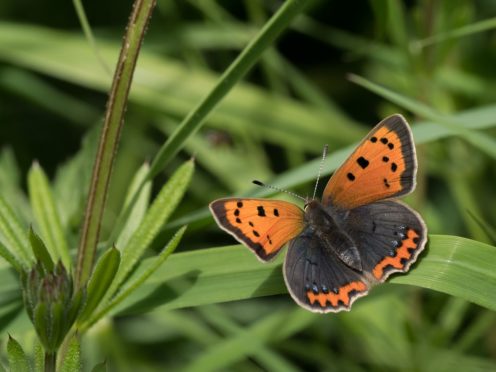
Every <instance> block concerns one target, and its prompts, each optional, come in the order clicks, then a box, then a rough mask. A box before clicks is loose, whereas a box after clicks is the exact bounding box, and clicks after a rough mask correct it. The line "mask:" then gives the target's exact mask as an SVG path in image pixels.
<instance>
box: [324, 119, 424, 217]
mask: <svg viewBox="0 0 496 372" xmlns="http://www.w3.org/2000/svg"><path fill="white" fill-rule="evenodd" d="M416 171H417V160H416V155H415V147H414V144H413V137H412V134H411V130H410V128H409V126H408V124H407V122H406V121H405V119H404V118H403V116H401V115H398V114H396V115H392V116H390V117H388V118H386V119H384V120H382V121H381V122H380V123H379V124H377V126H376V127H375V128H374V129H372V131H371V132H370V133H369V134H368V135H367V136H366V137H365V139H364V140H363V141H362V142H361V143H360V144H359V145H358V147H357V149H356V150H355V151H354V152H353V153H352V154H351V156H350V157H349V158H348V159H347V160H346V162H345V163H344V164H343V165H342V166H341V167H340V168H339V169H338V170H337V171H336V172H335V173H334V175H333V176H332V177H331V179H330V180H329V182H328V184H327V186H326V188H325V190H324V194H323V196H322V202H323V204H324V205H333V206H336V207H338V208H341V209H352V208H354V207H358V206H361V205H365V204H369V203H372V202H374V201H377V200H382V199H387V198H391V197H398V196H401V195H405V194H408V193H410V192H411V191H412V190H413V189H414V188H415V175H416Z"/></svg>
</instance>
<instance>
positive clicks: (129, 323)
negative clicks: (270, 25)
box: [0, 0, 496, 371]
mask: <svg viewBox="0 0 496 372" xmlns="http://www.w3.org/2000/svg"><path fill="white" fill-rule="evenodd" d="M281 4H282V2H280V1H272V0H270V1H262V0H245V1H210V0H197V1H194V0H190V1H179V0H177V1H172V0H159V1H158V4H157V8H156V10H155V14H154V16H153V18H152V21H151V24H150V27H149V29H148V33H147V35H146V38H145V43H144V46H143V50H142V53H141V56H140V59H139V61H138V67H137V71H136V74H135V79H134V85H133V87H132V89H131V96H130V102H129V105H128V109H127V116H126V123H125V126H124V129H123V133H122V137H121V143H120V146H119V150H118V151H119V152H118V155H117V161H116V164H115V169H114V172H113V179H112V183H111V186H110V187H111V189H110V194H109V200H108V208H107V212H106V216H105V220H104V226H103V232H102V234H103V236H104V237H105V236H106V235H108V234H109V232H110V230H111V228H112V226H113V223H114V222H115V218H116V215H117V214H118V213H119V211H120V210H121V208H122V204H123V201H124V198H125V192H126V190H127V187H128V186H129V182H130V180H131V179H132V177H133V175H134V174H135V173H136V171H137V169H138V168H139V167H140V166H141V165H142V164H143V162H145V161H147V160H151V159H152V158H153V156H154V155H155V154H156V151H157V150H158V148H159V147H160V145H161V144H162V143H163V142H164V141H165V140H166V139H167V137H168V135H169V134H170V133H171V132H172V131H173V130H174V128H175V127H176V126H177V124H178V123H179V122H180V121H181V120H182V119H183V118H184V117H185V115H187V113H188V112H189V111H190V110H192V108H193V107H194V106H195V105H196V104H197V103H198V102H199V101H200V100H201V99H202V98H203V97H204V96H205V95H207V94H208V92H209V91H210V89H211V88H212V87H213V85H214V84H215V82H216V81H217V79H218V78H219V76H220V74H221V73H222V72H223V71H224V70H225V69H226V68H227V67H228V66H229V64H230V63H231V62H232V61H233V59H234V58H235V57H236V56H237V55H238V53H239V52H240V51H241V50H242V48H243V47H244V46H245V45H246V44H247V43H248V42H249V41H250V40H251V39H252V38H253V36H254V35H255V34H256V32H257V30H259V29H260V28H261V27H262V25H263V24H264V23H265V22H266V21H267V20H268V18H270V16H271V15H272V14H273V13H274V11H275V10H276V9H277V8H278V7H279V6H280V5H281ZM83 5H84V6H85V10H86V12H87V17H88V20H89V22H90V24H91V27H92V30H93V32H94V33H95V37H96V47H94V46H92V45H91V43H90V42H89V41H88V39H87V38H85V36H84V33H83V31H82V29H81V26H80V23H79V20H78V17H77V15H76V12H75V9H74V6H73V4H72V3H71V2H68V1H52V2H49V3H47V2H36V1H31V0H24V1H14V0H3V1H2V2H1V3H0V144H1V152H0V192H1V193H2V195H4V196H5V197H8V200H9V201H10V203H11V205H13V206H15V210H16V212H17V213H18V214H19V215H20V216H21V217H22V218H23V220H24V221H26V223H27V224H29V223H30V219H32V217H31V211H30V208H29V206H28V202H27V199H26V196H25V189H26V173H27V171H28V169H29V168H30V167H31V164H32V162H33V161H34V160H37V161H38V162H39V163H40V165H41V166H42V167H43V168H44V170H45V171H46V172H47V173H48V175H49V176H50V178H51V180H52V181H53V186H54V189H55V192H56V193H57V196H56V197H57V203H58V204H59V206H60V209H61V213H62V216H63V223H64V227H65V228H66V229H67V231H68V232H69V234H70V241H71V243H72V245H73V246H74V247H75V246H76V244H77V241H78V233H79V228H80V224H81V219H82V210H83V207H84V202H85V193H86V191H87V187H88V186H87V185H88V181H89V177H90V172H91V162H92V160H93V154H94V149H95V146H96V140H97V135H98V129H99V126H100V125H101V123H102V117H103V113H104V110H105V103H106V99H107V95H106V94H107V91H108V90H109V87H110V83H111V78H112V71H113V68H114V65H115V63H116V58H117V54H118V51H119V48H120V43H121V40H122V35H123V32H124V27H125V24H126V22H127V18H128V15H129V13H130V11H131V6H132V2H131V1H124V2H123V1H107V2H96V1H93V2H86V3H84V4H83ZM495 27H496V2H494V1H490V0H487V1H482V0H477V1H464V0H453V1H442V0H438V1H436V0H425V1H406V2H400V1H385V0H376V1H360V2H342V1H324V0H322V1H313V2H312V3H311V6H310V7H309V8H308V9H307V11H306V12H305V14H302V15H300V16H299V17H297V19H296V20H295V21H294V22H293V24H292V27H291V28H290V29H288V30H287V31H286V32H285V33H284V34H283V36H282V37H281V38H280V39H279V40H278V42H277V43H276V44H275V45H274V46H273V48H271V49H269V50H267V52H266V53H265V54H264V56H263V58H262V59H261V60H260V62H259V63H258V64H257V65H256V67H255V68H254V69H253V70H252V71H251V72H250V74H249V75H248V76H247V78H246V79H244V81H243V82H242V83H240V84H238V85H237V86H236V88H235V89H234V90H233V91H232V92H231V93H230V94H229V96H228V97H227V98H226V99H225V100H224V101H223V102H222V103H221V105H220V106H219V107H218V108H217V109H216V110H215V111H214V112H213V113H212V114H211V115H210V117H209V118H208V120H207V122H206V123H205V125H204V127H203V128H202V129H201V130H200V131H199V132H198V133H197V134H195V135H194V136H193V137H192V138H190V139H189V140H188V142H187V143H186V145H185V148H184V150H183V151H182V152H181V153H180V154H179V155H178V156H177V157H176V159H175V160H174V161H173V162H172V164H170V165H169V167H168V168H167V170H166V171H165V172H164V173H163V174H162V175H160V176H159V177H158V178H157V179H156V180H155V183H154V184H155V189H157V190H158V189H159V187H160V185H161V184H162V183H163V181H164V180H166V179H167V177H168V175H169V174H170V173H172V172H173V171H174V169H176V168H177V166H178V165H179V164H181V163H182V162H184V161H185V160H187V159H189V158H190V157H191V156H194V157H195V158H196V162H197V168H196V171H195V175H194V179H193V182H192V184H191V186H190V189H189V192H188V194H187V196H186V197H185V198H184V200H183V202H182V204H181V205H180V207H179V208H178V210H176V212H175V215H174V219H173V221H171V222H170V223H169V225H168V226H166V228H165V229H164V230H163V232H162V234H161V236H160V238H159V239H157V240H156V242H155V246H156V247H157V249H158V248H160V247H161V246H163V244H164V242H166V241H167V240H168V238H169V237H170V236H171V233H172V231H173V228H174V229H175V228H176V227H177V226H178V225H179V224H182V223H189V229H188V231H187V233H186V235H185V237H184V239H183V240H182V242H181V244H180V246H179V248H178V250H177V251H178V252H185V251H193V250H196V249H204V248H211V247H217V246H223V245H228V244H233V240H232V239H231V238H230V236H228V235H227V234H225V233H223V232H222V231H220V229H218V228H217V227H216V226H215V225H214V223H213V220H212V219H211V217H210V216H209V214H208V212H207V210H206V206H207V205H208V203H209V202H210V201H212V200H213V199H216V198H219V197H224V196H229V195H249V194H253V193H256V192H261V191H260V190H255V189H254V188H253V185H252V184H251V181H252V180H253V179H260V180H263V181H264V182H267V183H274V184H277V185H279V186H283V187H290V188H291V190H292V191H295V192H298V193H300V194H303V195H308V194H310V193H311V192H312V191H313V182H314V179H315V177H316V174H317V168H318V158H319V157H320V154H321V151H322V148H323V145H324V144H325V143H328V144H329V149H330V157H329V159H328V160H329V162H332V164H334V163H335V162H337V164H339V161H341V160H342V159H341V158H342V154H343V153H342V152H339V150H341V149H346V148H348V146H350V145H353V144H355V143H356V142H357V141H359V140H360V138H361V136H363V135H364V134H366V133H367V131H368V130H369V129H370V128H371V127H372V126H373V125H375V124H376V123H377V122H378V121H379V120H381V119H382V118H383V117H385V116H387V115H389V114H392V113H395V112H400V113H402V114H404V115H405V116H406V117H407V119H408V120H409V121H410V122H411V123H412V126H413V127H414V134H415V139H416V142H417V143H418V144H419V146H418V147H417V152H418V157H419V175H418V186H417V190H416V192H415V193H414V194H413V195H412V196H409V197H408V198H407V202H408V203H409V204H410V205H412V206H413V207H414V208H416V209H417V210H418V211H419V212H420V213H421V214H422V215H423V216H424V219H425V221H426V222H427V225H428V227H429V232H430V233H431V234H442V235H457V236H461V237H467V238H470V239H473V240H476V241H478V242H482V243H488V244H491V245H494V244H495V240H494V239H495V236H496V233H495V231H496V230H495V229H494V226H496V222H495V221H496V198H495V183H496V163H495V161H494V160H495V158H496V138H495V133H496V132H495V129H494V127H495V126H496V72H495V71H496V70H495V66H496V32H495V31H494V28H495ZM350 73H351V74H354V75H351V76H350V75H349V74H350ZM371 82H373V83H375V84H378V85H375V84H373V83H371ZM381 87H385V88H386V89H387V90H386V91H381ZM310 161H311V163H309V162H310ZM75 164H77V166H75ZM334 166H335V165H334ZM74 169H77V170H78V172H77V174H76V175H74V174H72V175H71V174H70V172H74ZM325 173H326V175H329V173H330V169H326V172H325ZM70 177H72V178H71V179H72V180H73V185H72V186H73V187H72V188H70V189H67V188H62V187H61V185H63V184H64V185H67V183H66V181H67V179H68V178H70ZM495 249H496V248H495ZM246 260H249V261H250V263H249V264H248V265H252V262H251V261H255V258H254V257H251V256H250V257H248V256H247V258H246ZM257 264H258V263H257ZM420 264H421V260H420ZM495 264H496V263H495ZM260 265H261V264H260ZM240 280H241V279H240ZM473 290H474V291H477V288H473ZM13 296H14V297H15V294H13ZM494 296H495V297H496V288H494ZM158 297H160V293H158ZM253 297H255V298H251V299H246V300H242V301H232V302H226V303H218V304H209V305H203V306H195V307H188V308H179V309H175V310H166V309H165V308H162V309H161V308H159V307H156V306H155V305H153V304H151V305H150V304H147V305H146V310H147V312H146V313H144V314H134V315H126V316H119V317H116V318H113V319H109V320H108V321H105V322H101V323H99V324H97V325H96V326H95V327H94V328H93V329H92V330H91V331H90V333H89V334H87V335H86V336H85V338H84V342H83V358H84V364H85V366H86V369H89V368H90V366H93V365H94V364H96V363H97V362H99V361H102V360H104V359H106V360H107V361H108V364H109V366H110V367H111V368H112V369H113V370H119V371H135V370H143V371H147V370H150V371H154V370H183V369H185V370H186V369H189V370H199V371H203V370H239V371H257V370H270V371H293V370H294V371H298V370H326V371H369V370H373V371H374V370H377V371H384V370H399V371H413V370H415V371H417V370H418V371H443V370H451V371H494V370H496V314H495V312H494V311H491V310H488V309H485V308H483V307H480V306H477V305H474V304H471V303H469V302H466V301H465V300H463V299H460V298H457V297H450V296H448V295H444V294H440V293H437V292H434V291H429V290H425V289H424V290H422V289H419V288H416V287H412V286H398V285H392V284H387V285H384V286H381V287H379V288H376V289H374V290H373V291H372V293H371V295H369V296H368V297H367V298H365V299H362V300H360V301H358V302H357V303H356V304H355V305H354V307H353V311H352V312H350V313H340V314H328V315H325V316H322V315H315V314H311V313H308V312H305V311H304V310H301V309H299V308H298V307H297V306H296V305H295V304H294V303H293V302H292V300H291V298H290V297H289V295H287V294H282V295H279V296H269V297H257V295H256V294H253ZM0 300H1V299H0ZM4 301H7V300H6V299H5V300H4ZM158 305H159V304H157V306H158ZM138 312H139V311H138ZM130 313H131V312H130ZM0 317H1V319H0V320H1V322H0V323H1V324H2V332H4V334H3V335H2V337H1V342H2V343H5V341H6V339H7V335H6V333H5V332H14V334H15V335H16V337H17V338H20V339H21V340H24V341H25V342H26V343H28V344H29V342H30V340H31V341H32V339H33V337H34V333H33V332H32V331H30V330H29V323H27V322H26V321H25V318H23V316H22V314H21V315H19V310H18V309H17V311H12V309H9V310H8V311H5V312H4V313H2V314H0ZM22 319H24V320H22ZM3 349H5V348H3Z"/></svg>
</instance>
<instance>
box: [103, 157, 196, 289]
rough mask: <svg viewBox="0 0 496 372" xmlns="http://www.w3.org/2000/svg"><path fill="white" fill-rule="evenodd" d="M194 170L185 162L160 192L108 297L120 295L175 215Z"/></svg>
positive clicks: (131, 243) (126, 253)
mask: <svg viewBox="0 0 496 372" xmlns="http://www.w3.org/2000/svg"><path fill="white" fill-rule="evenodd" d="M193 170H194V162H193V160H190V161H188V162H186V163H185V164H183V165H182V166H181V167H180V168H179V169H178V170H177V171H176V172H175V173H174V174H173V175H172V177H171V178H170V179H169V181H168V182H167V183H166V184H165V185H164V187H162V189H161V190H160V193H159V194H158V195H157V197H156V198H155V200H154V201H153V203H152V205H151V206H150V208H149V209H148V211H147V213H146V215H145V217H144V219H143V221H142V222H141V224H140V225H139V227H138V229H137V230H136V231H135V233H134V234H133V236H132V237H131V239H130V240H129V243H128V244H127V245H126V246H125V247H124V249H123V250H122V257H121V265H120V267H119V270H118V272H117V275H116V277H115V280H114V281H113V283H112V286H111V287H110V289H109V291H108V294H109V296H112V295H113V294H114V293H115V292H116V291H117V289H118V288H119V286H120V285H121V284H122V283H123V281H124V279H125V278H126V277H127V275H128V274H129V273H130V272H131V270H132V269H133V268H134V266H135V265H136V264H137V263H138V261H139V260H140V258H141V256H142V255H143V253H144V252H145V250H146V248H148V246H149V245H150V243H151V242H152V241H153V239H154V238H155V237H156V236H157V234H158V233H159V231H160V229H161V228H162V227H163V226H164V224H165V223H166V222H167V220H168V218H169V216H170V215H171V214H172V212H174V209H175V208H176V206H177V205H178V204H179V202H180V201H181V199H182V197H183V195H184V193H185V192H186V189H187V187H188V185H189V182H190V180H191V177H192V176H193Z"/></svg>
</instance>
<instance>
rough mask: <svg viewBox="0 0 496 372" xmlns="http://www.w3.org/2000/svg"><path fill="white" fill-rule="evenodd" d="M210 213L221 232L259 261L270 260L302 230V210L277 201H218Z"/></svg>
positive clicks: (213, 204)
mask: <svg viewBox="0 0 496 372" xmlns="http://www.w3.org/2000/svg"><path fill="white" fill-rule="evenodd" d="M210 210H211V211H212V214H213V216H214V218H215V220H216V221H217V224H218V225H219V226H220V227H221V228H222V229H224V230H225V231H227V232H228V233H230V234H231V235H233V236H234V237H235V238H236V239H237V240H238V241H239V242H241V243H243V244H245V245H246V246H247V247H249V248H250V249H252V250H253V251H254V252H255V254H256V255H257V257H258V258H260V259H261V260H262V261H268V260H270V259H271V258H273V257H274V256H275V255H276V254H277V253H278V252H279V251H280V249H281V248H282V247H283V246H284V244H286V243H287V242H288V241H289V240H291V239H293V238H294V237H296V236H297V235H298V234H299V233H300V232H301V231H302V230H303V227H304V218H303V215H304V214H303V210H301V209H300V208H299V207H298V206H296V205H295V204H292V203H288V202H285V201H280V200H268V199H219V200H216V201H214V202H212V203H211V204H210Z"/></svg>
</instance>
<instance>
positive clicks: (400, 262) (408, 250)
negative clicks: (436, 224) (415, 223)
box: [373, 229, 420, 280]
mask: <svg viewBox="0 0 496 372" xmlns="http://www.w3.org/2000/svg"><path fill="white" fill-rule="evenodd" d="M419 238H420V236H419V234H417V232H416V231H415V230H413V229H408V230H407V232H406V237H405V239H403V240H402V242H401V245H400V246H399V247H398V248H396V254H395V255H394V256H393V257H386V258H384V259H383V260H382V261H380V262H379V263H378V264H377V265H376V266H375V268H374V270H373V274H374V277H375V278H376V279H378V280H381V279H382V278H383V277H384V274H385V273H384V271H385V270H386V269H387V268H390V267H391V268H394V269H397V270H398V271H403V270H405V269H406V268H407V267H408V266H409V263H410V261H411V260H412V259H413V258H414V257H415V250H417V248H418V244H419Z"/></svg>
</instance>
